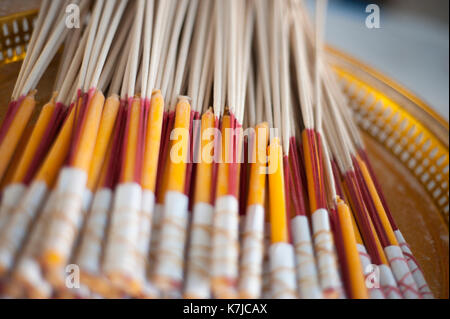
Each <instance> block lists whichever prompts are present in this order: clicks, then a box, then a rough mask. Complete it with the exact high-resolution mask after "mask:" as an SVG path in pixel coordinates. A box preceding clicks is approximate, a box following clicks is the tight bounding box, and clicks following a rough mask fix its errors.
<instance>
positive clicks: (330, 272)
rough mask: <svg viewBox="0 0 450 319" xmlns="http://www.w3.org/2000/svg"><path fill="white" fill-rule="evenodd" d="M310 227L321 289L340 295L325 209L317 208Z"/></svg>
mask: <svg viewBox="0 0 450 319" xmlns="http://www.w3.org/2000/svg"><path fill="white" fill-rule="evenodd" d="M312 227H313V233H314V249H315V252H316V256H317V265H318V269H319V280H320V285H321V287H322V291H323V292H326V291H335V292H337V293H339V294H340V295H341V294H342V283H341V280H340V278H339V271H338V266H337V263H336V252H335V248H334V242H333V235H332V233H331V229H330V220H329V217H328V212H327V211H326V210H325V209H318V210H316V211H315V212H314V213H313V214H312Z"/></svg>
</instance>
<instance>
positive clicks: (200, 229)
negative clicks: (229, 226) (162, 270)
mask: <svg viewBox="0 0 450 319" xmlns="http://www.w3.org/2000/svg"><path fill="white" fill-rule="evenodd" d="M213 216H214V208H213V206H212V205H210V204H207V203H197V204H195V205H194V207H193V217H192V224H191V236H190V242H189V249H188V253H189V255H188V261H187V271H186V286H185V290H184V294H185V296H187V297H189V298H196V299H197V298H198V299H204V298H209V297H210V296H211V290H210V281H209V276H210V274H209V271H210V254H211V238H212V236H211V233H212V224H213Z"/></svg>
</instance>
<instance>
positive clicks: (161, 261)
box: [155, 192, 189, 292]
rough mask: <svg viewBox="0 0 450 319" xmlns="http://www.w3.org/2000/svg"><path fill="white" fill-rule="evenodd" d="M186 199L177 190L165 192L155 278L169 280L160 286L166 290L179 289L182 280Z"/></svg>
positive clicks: (186, 217)
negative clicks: (168, 282)
mask: <svg viewBox="0 0 450 319" xmlns="http://www.w3.org/2000/svg"><path fill="white" fill-rule="evenodd" d="M188 200H189V199H188V197H187V196H186V195H184V194H181V193H178V192H167V193H166V196H165V199H164V203H165V204H164V213H163V217H162V219H161V233H160V239H159V246H158V257H157V258H158V260H157V263H156V269H155V278H159V279H161V278H164V281H166V280H169V281H170V284H169V287H168V286H166V285H167V282H165V283H164V284H162V285H161V286H160V289H163V290H165V291H166V292H167V291H179V290H180V289H181V285H182V282H183V263H184V248H185V243H186V229H187V226H188ZM156 284H157V285H158V283H156Z"/></svg>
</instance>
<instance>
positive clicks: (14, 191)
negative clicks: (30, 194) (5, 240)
mask: <svg viewBox="0 0 450 319" xmlns="http://www.w3.org/2000/svg"><path fill="white" fill-rule="evenodd" d="M25 191H26V186H25V185H24V184H11V185H8V186H7V187H5V189H4V191H3V196H2V197H1V198H2V204H1V205H0V232H1V231H2V227H3V225H4V224H5V223H6V221H7V220H8V218H9V215H10V212H11V211H12V210H13V209H14V207H16V206H17V204H18V203H19V201H20V199H21V197H22V196H23V194H24V193H25Z"/></svg>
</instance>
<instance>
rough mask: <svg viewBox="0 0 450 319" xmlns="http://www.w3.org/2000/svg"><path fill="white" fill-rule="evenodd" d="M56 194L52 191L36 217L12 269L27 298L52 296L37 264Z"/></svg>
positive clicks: (49, 287)
mask: <svg viewBox="0 0 450 319" xmlns="http://www.w3.org/2000/svg"><path fill="white" fill-rule="evenodd" d="M56 194H57V193H56V192H55V191H52V192H51V193H50V195H49V196H48V199H47V202H46V203H45V205H44V208H43V210H42V212H41V213H40V215H39V216H38V217H37V221H36V222H35V225H34V227H33V228H32V230H31V234H30V237H29V238H28V240H27V242H26V244H25V246H24V248H23V250H22V254H21V256H20V258H19V260H18V261H17V264H16V267H15V268H14V272H13V277H14V278H18V279H19V280H20V281H21V283H22V284H23V285H25V286H26V288H27V291H28V292H27V297H29V298H50V297H51V294H52V287H51V285H50V284H49V283H48V282H47V281H46V280H45V278H44V276H43V274H42V269H41V266H40V264H39V262H38V259H37V258H39V256H40V253H41V249H42V243H43V238H45V235H46V227H47V224H48V219H49V216H50V214H51V212H52V211H53V209H54V205H55V199H56V197H57V196H56Z"/></svg>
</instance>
